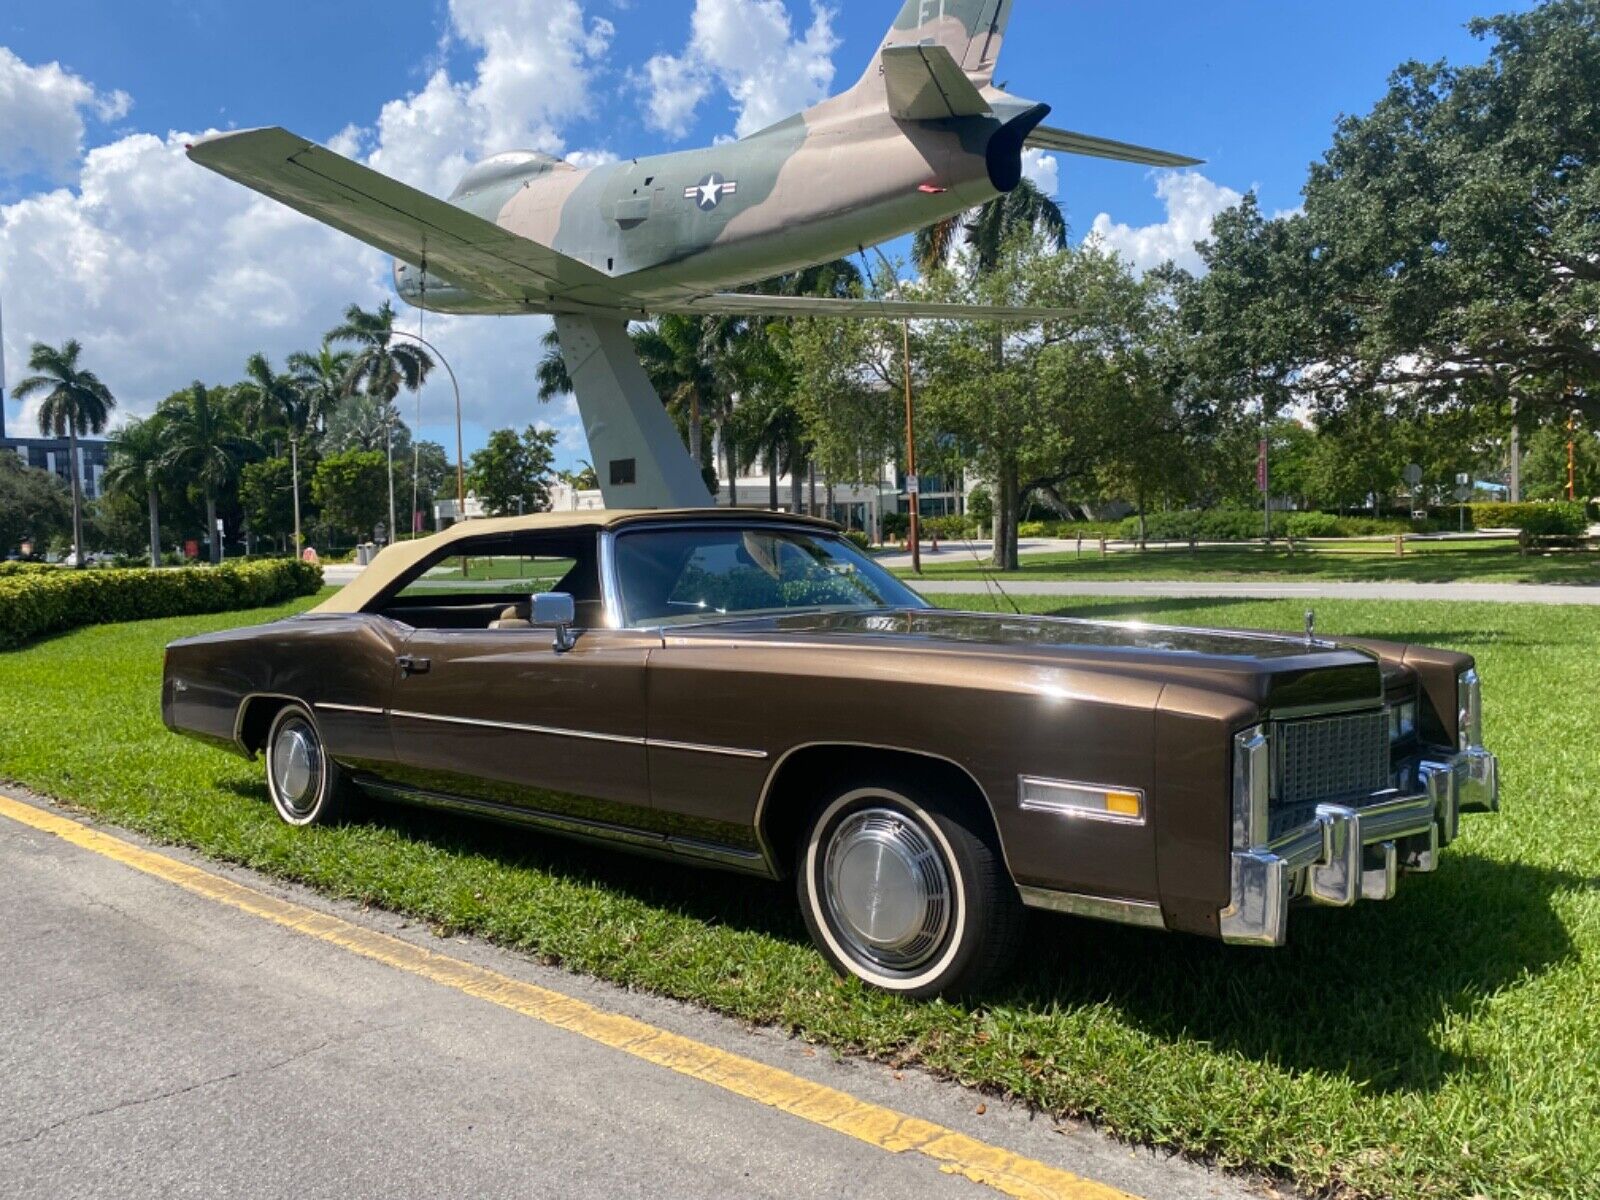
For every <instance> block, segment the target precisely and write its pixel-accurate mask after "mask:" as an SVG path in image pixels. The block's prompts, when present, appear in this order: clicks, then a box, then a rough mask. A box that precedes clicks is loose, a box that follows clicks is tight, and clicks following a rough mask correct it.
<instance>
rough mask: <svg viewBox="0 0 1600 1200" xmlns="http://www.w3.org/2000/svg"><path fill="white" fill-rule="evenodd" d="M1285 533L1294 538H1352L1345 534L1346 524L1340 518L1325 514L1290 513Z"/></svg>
mask: <svg viewBox="0 0 1600 1200" xmlns="http://www.w3.org/2000/svg"><path fill="white" fill-rule="evenodd" d="M1284 532H1286V533H1287V534H1288V535H1289V536H1290V537H1292V538H1328V537H1349V536H1350V535H1349V534H1348V533H1346V532H1345V529H1344V523H1343V522H1342V521H1340V520H1339V518H1338V517H1336V516H1334V515H1333V514H1332V513H1323V512H1298V513H1290V514H1289V519H1288V520H1287V521H1286V522H1284Z"/></svg>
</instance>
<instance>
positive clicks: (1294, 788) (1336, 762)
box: [1273, 710, 1389, 806]
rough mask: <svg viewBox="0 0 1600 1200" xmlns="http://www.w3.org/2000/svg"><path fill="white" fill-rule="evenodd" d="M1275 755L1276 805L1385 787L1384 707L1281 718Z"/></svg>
mask: <svg viewBox="0 0 1600 1200" xmlns="http://www.w3.org/2000/svg"><path fill="white" fill-rule="evenodd" d="M1273 740H1274V745H1273V760H1274V775H1275V782H1276V785H1277V786H1276V787H1274V788H1273V799H1274V800H1276V801H1277V802H1278V803H1279V804H1280V805H1284V806H1294V805H1301V804H1320V803H1325V802H1327V801H1332V800H1347V799H1350V798H1352V797H1357V796H1369V795H1371V794H1372V793H1373V792H1378V791H1382V790H1383V789H1384V788H1386V787H1388V786H1389V721H1388V718H1387V717H1386V716H1385V715H1384V713H1383V711H1382V710H1379V711H1377V712H1365V713H1352V714H1350V715H1348V716H1339V717H1317V718H1313V719H1310V720H1305V721H1282V722H1279V723H1278V725H1277V726H1276V727H1275V730H1274V739H1273Z"/></svg>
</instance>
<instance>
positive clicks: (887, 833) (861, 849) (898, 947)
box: [821, 808, 954, 974]
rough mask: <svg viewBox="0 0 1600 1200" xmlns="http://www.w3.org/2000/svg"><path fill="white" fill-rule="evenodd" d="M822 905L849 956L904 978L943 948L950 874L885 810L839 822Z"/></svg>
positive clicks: (908, 826) (917, 831) (927, 843)
mask: <svg viewBox="0 0 1600 1200" xmlns="http://www.w3.org/2000/svg"><path fill="white" fill-rule="evenodd" d="M821 874H822V879H821V883H822V892H823V899H824V902H825V904H826V906H827V909H828V914H829V916H830V917H831V918H832V920H831V922H830V923H831V924H832V925H833V926H834V928H835V930H836V931H837V933H838V934H839V937H840V939H841V940H842V941H843V942H844V944H845V947H846V948H847V949H848V950H849V952H850V953H851V954H852V955H854V956H857V957H859V958H860V959H861V960H862V961H863V962H866V963H870V964H871V965H872V966H874V967H876V968H878V969H879V970H882V971H885V972H888V973H892V974H909V973H911V972H914V971H915V970H916V969H917V968H918V967H921V966H923V965H924V964H925V963H927V962H928V960H929V959H931V958H932V957H933V956H934V955H935V954H936V953H937V952H938V951H939V948H940V947H941V945H942V944H943V943H944V940H945V935H946V933H947V932H948V930H949V928H950V921H951V916H952V911H953V908H954V905H953V903H952V899H951V897H952V893H953V890H954V889H953V887H952V884H951V880H950V868H949V866H948V865H947V864H946V863H945V861H944V859H943V857H942V856H941V855H940V854H939V852H938V851H937V850H936V849H935V848H934V844H933V840H932V838H930V837H929V836H928V834H927V833H926V832H925V831H924V830H923V829H922V828H921V827H920V826H918V825H917V824H916V823H915V822H913V821H912V820H911V819H910V818H908V817H906V816H905V815H903V814H901V813H898V812H896V811H894V810H893V809H888V808H867V809H862V810H860V811H857V812H853V813H851V814H850V815H849V816H847V817H845V818H844V819H843V820H842V821H841V822H840V823H839V825H838V827H837V828H836V829H835V830H834V831H833V835H832V836H831V837H830V838H829V839H828V845H827V853H826V855H825V856H824V858H823V862H822V872H821Z"/></svg>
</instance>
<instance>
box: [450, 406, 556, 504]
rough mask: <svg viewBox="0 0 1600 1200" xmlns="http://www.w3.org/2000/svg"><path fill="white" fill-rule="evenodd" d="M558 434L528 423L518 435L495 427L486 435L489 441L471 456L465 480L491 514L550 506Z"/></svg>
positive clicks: (513, 431) (512, 430) (512, 431)
mask: <svg viewBox="0 0 1600 1200" xmlns="http://www.w3.org/2000/svg"><path fill="white" fill-rule="evenodd" d="M558 436H559V435H558V434H557V433H556V432H555V430H553V429H538V428H535V427H534V426H532V425H530V426H528V428H527V429H524V430H523V431H522V433H521V434H518V433H517V431H516V430H514V429H497V430H495V431H494V432H493V433H491V434H490V435H489V444H488V445H487V446H485V447H484V448H483V449H482V450H479V451H478V452H477V453H475V454H474V455H473V456H472V463H471V465H470V466H469V467H468V468H467V482H468V484H469V486H471V488H472V490H473V491H475V492H476V493H477V494H478V499H479V500H480V501H482V503H483V506H484V508H485V509H486V510H488V512H489V513H490V514H491V515H493V516H506V515H509V514H513V513H523V512H544V511H545V510H547V509H548V508H549V507H550V481H551V479H552V477H553V472H554V469H555V449H556V440H557V437H558Z"/></svg>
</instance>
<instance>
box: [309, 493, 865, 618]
mask: <svg viewBox="0 0 1600 1200" xmlns="http://www.w3.org/2000/svg"><path fill="white" fill-rule="evenodd" d="M734 519H739V520H745V521H782V522H785V523H788V524H796V523H799V524H805V525H814V526H816V527H817V528H819V529H828V530H835V529H837V528H838V526H837V525H834V524H833V523H832V522H829V521H824V520H821V519H819V518H817V517H797V516H793V515H791V514H789V513H775V512H768V511H766V510H765V509H753V508H688V509H676V510H662V509H631V510H630V509H587V510H582V511H578V512H549V513H529V514H528V515H527V516H522V517H495V518H492V519H490V520H486V521H462V522H460V523H459V524H456V525H452V526H451V527H450V528H449V529H446V530H445V531H444V532H443V533H436V534H434V535H433V536H432V537H425V538H418V539H417V540H415V541H412V542H400V543H399V544H397V545H394V546H390V547H388V548H387V549H385V550H384V552H383V553H382V554H380V555H378V557H377V558H376V559H374V560H373V562H372V565H371V566H369V567H368V568H367V569H366V570H365V571H362V572H361V574H360V575H358V576H357V577H356V579H355V581H354V582H353V583H351V584H349V585H348V586H346V587H344V588H341V589H340V590H339V591H338V592H336V593H335V594H334V595H332V596H330V597H329V598H328V599H327V600H324V601H323V602H322V603H321V604H319V605H317V607H316V608H314V609H312V610H311V611H312V612H317V613H354V612H360V611H361V610H362V609H364V608H365V607H366V606H367V605H368V604H370V603H372V601H373V600H374V599H375V598H376V597H377V596H378V595H379V594H380V593H382V592H383V591H384V590H385V589H387V588H388V587H389V585H390V584H392V583H393V582H394V581H395V580H396V579H398V578H400V576H402V575H404V574H405V573H406V572H407V571H409V570H411V568H412V567H414V566H416V565H417V564H418V563H419V562H422V561H423V560H424V559H427V558H431V557H433V556H434V555H435V554H437V553H438V552H439V551H440V550H446V549H448V548H449V547H451V546H453V545H455V544H456V543H457V542H464V541H469V540H471V541H476V540H477V539H478V538H485V537H505V536H507V535H514V534H518V533H551V532H556V531H559V530H563V529H593V530H595V531H599V530H602V529H614V528H616V527H617V526H619V525H625V524H628V523H630V522H634V521H708V520H710V521H727V520H734Z"/></svg>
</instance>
